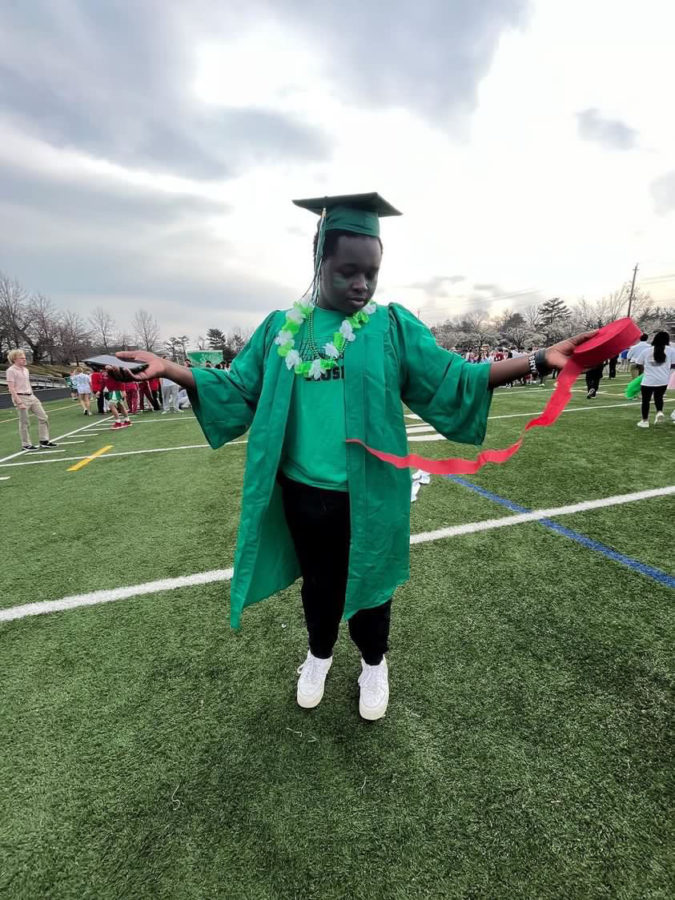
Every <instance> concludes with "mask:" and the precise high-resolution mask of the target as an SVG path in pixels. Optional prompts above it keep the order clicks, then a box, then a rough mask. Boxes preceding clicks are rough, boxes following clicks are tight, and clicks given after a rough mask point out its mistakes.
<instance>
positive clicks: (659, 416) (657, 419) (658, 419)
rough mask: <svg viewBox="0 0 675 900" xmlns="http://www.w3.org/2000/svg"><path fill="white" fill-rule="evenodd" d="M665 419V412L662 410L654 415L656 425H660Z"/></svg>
mask: <svg viewBox="0 0 675 900" xmlns="http://www.w3.org/2000/svg"><path fill="white" fill-rule="evenodd" d="M664 419H665V416H664V415H663V413H662V412H657V414H656V415H655V416H654V424H655V425H660V424H661V422H663V420H664Z"/></svg>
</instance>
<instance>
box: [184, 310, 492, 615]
mask: <svg viewBox="0 0 675 900" xmlns="http://www.w3.org/2000/svg"><path fill="white" fill-rule="evenodd" d="M285 317H286V313H285V312H284V311H276V312H273V313H270V315H269V316H267V318H266V319H265V320H264V322H262V324H261V325H260V326H259V327H258V328H257V329H256V331H255V333H254V334H253V336H252V337H251V339H250V341H249V342H248V343H247V344H246V346H245V347H244V348H243V350H242V351H241V352H240V353H239V354H238V356H237V357H236V358H235V360H234V362H233V363H232V367H231V368H230V370H229V372H225V371H221V370H220V369H193V370H192V373H193V375H194V378H195V389H194V390H193V391H191V392H190V395H191V401H192V406H193V409H194V412H195V415H196V416H197V419H198V420H199V424H200V425H201V427H202V430H203V432H204V435H205V437H206V439H207V441H208V442H209V444H210V445H211V447H213V448H214V449H216V448H218V447H221V446H222V445H223V444H225V443H227V441H231V440H233V439H234V438H237V437H240V436H241V435H242V434H243V433H244V432H245V431H246V430H247V429H250V431H249V436H248V446H247V454H246V471H245V474H244V489H243V498H242V511H241V521H240V523H239V534H238V538H237V550H236V554H235V560H234V577H233V579H232V584H231V590H230V621H231V624H232V626H233V627H235V628H236V627H238V625H239V623H240V619H241V613H242V610H243V608H244V607H245V606H248V605H249V604H251V603H255V602H256V601H258V600H263V599H265V597H269V596H270V595H271V594H274V593H276V592H277V591H280V590H282V589H283V588H285V587H288V585H290V584H292V583H293V582H294V581H295V580H296V579H297V578H298V577H299V576H300V567H299V565H298V560H297V557H296V554H295V550H294V547H293V542H292V540H291V536H290V533H289V530H288V526H287V525H286V519H285V517H284V512H283V508H282V502H281V491H280V488H279V485H278V484H277V481H276V475H277V470H278V468H279V463H280V459H281V452H282V447H283V443H284V435H285V431H286V422H287V419H288V411H289V406H290V400H291V388H292V385H293V379H294V378H297V377H298V376H297V375H295V373H294V372H292V371H289V370H288V369H287V367H286V365H285V362H284V360H283V359H282V358H281V357H280V356H279V354H278V353H277V346H276V344H275V343H274V339H275V337H276V335H277V334H278V332H279V329H280V328H281V326H282V325H283V323H284V320H285ZM489 369H490V367H489V366H487V365H475V364H470V363H466V362H465V361H464V360H463V359H461V357H459V356H457V355H456V354H454V353H450V352H449V351H448V350H444V349H443V348H442V347H439V346H438V344H437V343H436V341H435V339H434V337H433V335H432V334H431V332H430V331H429V330H428V328H427V327H426V326H425V325H423V324H422V323H421V322H420V321H419V320H418V319H417V318H415V316H413V315H412V313H410V312H409V311H408V310H407V309H405V307H403V306H399V305H398V304H395V303H392V304H390V305H389V306H378V309H377V311H376V313H375V314H374V315H373V316H371V318H370V321H369V322H368V323H367V325H365V326H364V327H363V328H361V329H360V330H359V331H357V332H356V340H354V341H353V342H350V343H349V344H348V345H347V346H346V349H345V354H344V374H345V409H344V415H345V425H346V433H347V437H350V438H360V439H361V440H362V441H364V443H366V444H368V445H369V446H370V447H373V448H375V449H377V450H386V451H388V452H390V453H395V454H399V455H405V454H406V453H407V452H408V449H407V448H408V443H407V438H406V430H405V419H404V416H403V408H402V404H401V401H403V403H405V404H406V405H407V406H408V407H409V408H410V409H412V410H413V411H414V412H415V413H417V415H419V416H420V417H421V418H422V419H424V421H425V422H428V423H429V424H430V425H433V426H434V428H436V429H437V431H439V432H440V433H441V434H443V435H444V436H445V437H446V438H448V439H449V440H452V441H461V442H462V443H467V444H480V443H482V441H483V440H484V437H485V430H486V427H487V416H488V411H489V408H490V401H491V399H492V391H491V390H489V389H488V378H489ZM347 478H348V483H349V497H350V509H351V545H350V553H349V577H348V581H347V595H346V600H345V611H344V617H345V619H348V618H349V617H350V616H351V615H353V614H354V613H355V612H357V611H358V610H360V609H367V608H370V607H373V606H378V605H379V604H381V603H385V602H386V601H387V600H388V599H389V598H390V597H391V595H392V594H393V592H394V590H395V589H396V587H397V586H398V585H399V584H402V583H403V582H404V581H406V580H407V579H408V577H409V574H410V566H409V556H410V482H411V477H410V471H409V470H408V469H396V468H394V467H393V466H390V465H388V464H387V463H384V462H381V461H380V460H378V459H376V458H375V457H374V456H372V455H371V454H369V453H367V452H366V451H365V450H364V449H363V447H360V446H358V445H357V444H349V445H348V447H347Z"/></svg>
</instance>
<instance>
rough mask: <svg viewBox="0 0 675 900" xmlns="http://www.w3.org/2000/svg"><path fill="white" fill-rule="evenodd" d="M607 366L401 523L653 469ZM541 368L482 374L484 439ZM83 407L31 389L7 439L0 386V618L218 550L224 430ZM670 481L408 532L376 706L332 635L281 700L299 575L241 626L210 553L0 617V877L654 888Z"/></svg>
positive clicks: (296, 888) (664, 782)
mask: <svg viewBox="0 0 675 900" xmlns="http://www.w3.org/2000/svg"><path fill="white" fill-rule="evenodd" d="M627 380H628V379H627V376H620V377H619V378H618V379H617V380H616V381H613V382H610V381H608V380H607V379H605V380H603V382H602V384H601V390H602V393H601V394H600V395H599V396H598V398H597V399H596V400H595V401H587V400H586V398H585V391H581V390H580V391H579V392H577V393H575V395H574V400H573V401H572V404H571V407H570V411H569V412H565V413H564V414H563V415H562V417H561V419H560V421H559V422H558V423H557V425H556V426H555V427H554V428H551V429H543V430H539V429H536V430H535V431H534V432H530V433H529V434H528V436H527V437H526V440H525V444H524V446H523V449H522V450H521V451H520V453H519V454H517V455H516V456H515V457H514V459H513V460H511V461H510V462H509V463H507V464H506V465H504V466H499V467H487V468H485V469H483V470H482V471H481V472H480V473H479V474H478V475H476V476H474V477H473V478H471V479H467V480H469V481H471V482H472V483H473V484H475V485H477V486H479V487H481V488H483V489H485V490H486V491H488V492H491V494H490V496H486V495H485V494H479V493H477V492H475V491H473V490H471V489H470V488H469V487H467V486H465V485H463V484H461V483H458V482H456V481H450V480H445V479H441V478H433V479H432V482H431V484H430V485H428V486H425V487H423V488H422V489H421V492H420V494H419V498H418V500H417V502H416V503H415V504H414V505H413V507H412V523H411V526H412V532H413V534H421V533H425V532H428V531H432V530H436V529H441V528H444V527H446V526H461V525H467V524H468V523H479V522H484V521H485V520H489V519H502V518H505V517H512V516H514V515H515V514H516V513H515V512H514V511H513V510H511V509H509V508H506V507H504V506H503V505H500V504H499V503H498V502H497V501H496V500H495V499H494V498H492V495H498V497H500V498H505V499H507V500H509V501H511V502H512V503H516V504H519V505H520V506H522V507H526V508H527V509H533V510H538V509H549V508H558V507H564V506H569V505H573V504H578V503H582V502H584V501H592V500H603V499H606V498H611V497H616V496H617V495H624V494H633V493H638V492H641V491H646V490H650V489H654V490H660V489H664V488H667V487H670V486H671V485H673V484H674V483H675V477H674V475H675V471H674V466H673V460H674V459H675V454H674V452H673V451H674V448H675V425H674V424H673V423H672V422H671V420H670V418H669V414H670V411H671V410H672V409H673V408H675V403H673V400H674V399H675V396H674V395H673V394H672V392H671V394H670V396H669V398H668V399H669V402H668V403H667V405H666V414H667V416H668V418H667V421H666V423H664V424H663V425H661V426H659V427H658V428H654V427H650V428H649V429H648V430H641V429H638V428H636V427H635V425H636V422H637V419H638V418H639V404H638V403H637V402H633V403H630V404H628V403H627V401H625V399H624V398H623V396H622V390H623V387H624V385H625V383H626V381H627ZM580 387H581V386H580ZM549 393H550V387H547V388H545V389H542V388H539V387H528V388H516V389H513V390H504V389H502V390H499V391H498V392H497V393H496V395H495V398H494V402H493V405H492V410H491V417H492V418H491V420H490V426H489V431H488V439H487V441H486V446H490V447H503V446H506V445H507V444H508V443H510V442H511V441H513V440H515V438H516V437H517V436H518V434H519V433H520V429H521V428H522V426H523V425H524V423H525V422H526V421H527V419H528V414H534V413H536V412H537V411H539V410H540V409H541V408H542V407H543V405H544V401H545V399H546V398H547V397H548V395H549ZM78 410H79V407H77V406H76V404H75V403H72V402H70V401H68V400H62V401H57V402H54V403H53V404H51V408H49V412H50V423H51V432H52V436H53V437H54V438H57V437H59V436H61V435H66V434H68V433H71V434H70V436H68V437H63V438H62V440H60V441H59V444H60V446H59V452H55V453H52V454H50V455H47V454H46V453H40V454H37V453H36V454H31V455H26V454H23V455H19V456H15V457H13V458H8V457H11V456H12V454H15V453H16V452H17V450H18V444H19V442H18V437H17V431H16V421H15V419H14V417H13V413H12V411H9V410H8V411H4V412H0V478H2V479H3V480H2V481H0V496H1V497H2V499H3V511H4V518H5V528H4V532H3V541H2V547H3V553H2V578H1V582H2V591H1V594H0V613H3V612H4V613H5V618H7V616H8V611H9V610H11V609H12V608H15V607H18V606H20V605H23V604H31V603H36V602H39V601H54V600H59V599H61V598H64V597H70V596H73V595H86V594H89V593H91V592H95V591H101V590H104V589H109V590H115V589H118V588H122V587H126V586H132V585H139V584H143V583H146V582H153V581H156V580H159V579H173V578H178V577H181V576H186V575H192V574H194V573H200V572H209V571H212V570H219V569H226V568H227V567H230V566H231V565H232V562H233V555H234V543H235V536H236V529H237V522H238V517H239V503H240V496H239V495H240V489H241V481H242V474H243V466H244V460H245V453H246V446H245V443H243V442H242V443H238V444H232V445H230V446H227V447H225V448H223V449H222V450H220V451H218V452H215V453H214V452H213V451H211V450H209V449H208V448H205V447H203V446H195V445H202V444H204V439H203V437H202V435H201V432H200V429H199V427H198V425H197V423H196V420H195V419H194V418H193V416H192V414H191V413H189V412H188V413H185V414H183V415H181V416H178V415H167V416H160V415H158V414H151V415H148V414H146V415H144V416H138V417H136V420H135V425H134V426H133V427H132V428H129V429H125V430H123V431H119V432H113V431H110V430H108V428H107V426H109V424H110V422H106V423H101V422H100V419H99V418H96V417H93V418H92V419H91V420H90V419H86V418H84V417H83V416H81V415H80V414H79V411H78ZM573 410H578V411H577V412H575V411H573ZM652 419H653V416H652ZM407 421H408V422H409V424H410V426H411V427H415V426H416V425H420V424H421V423H419V422H415V420H413V419H408V420H407ZM109 444H111V445H112V448H111V449H110V450H109V451H108V452H106V453H105V454H104V455H103V456H101V457H99V458H97V459H94V460H93V461H91V462H90V463H88V464H87V465H86V466H84V467H83V468H80V469H79V470H78V471H69V467H72V466H73V465H75V464H76V462H77V461H78V458H80V457H85V456H87V455H91V454H93V453H95V452H96V451H97V450H100V449H101V448H103V447H105V446H107V445H109ZM160 448H161V449H162V451H164V450H166V452H138V451H150V450H159V449H160ZM179 448H185V449H179ZM411 448H412V449H413V450H414V451H415V452H418V453H421V454H425V455H427V456H434V457H443V456H449V455H451V454H461V455H465V456H473V455H475V453H476V452H477V451H476V448H471V447H459V446H455V445H449V444H448V443H447V442H443V441H438V442H415V443H411ZM114 454H118V455H114ZM673 497H674V495H673V494H672V493H671V494H669V495H668V494H665V493H664V494H662V495H660V496H654V497H650V498H646V499H637V498H636V499H634V500H633V501H631V502H625V503H624V502H622V503H617V504H615V505H611V504H609V503H607V504H603V505H601V506H599V507H598V508H592V509H587V510H583V509H582V510H578V511H576V512H573V513H570V514H564V515H560V516H557V517H555V518H554V522H555V523H557V524H558V525H562V526H565V528H567V529H571V530H572V531H573V532H574V533H575V534H576V535H580V536H582V537H585V538H590V539H591V540H592V541H595V542H597V544H595V545H593V546H588V545H586V544H583V543H579V541H578V540H575V539H573V537H572V536H570V535H568V534H563V533H560V532H559V531H555V530H553V529H552V528H550V527H548V525H547V524H545V523H543V524H542V523H538V522H528V523H524V524H515V525H510V526H509V527H494V528H490V529H489V530H483V531H469V533H465V534H455V535H454V536H450V537H446V538H441V539H437V540H427V541H423V542H421V543H417V544H415V545H414V546H412V548H411V561H412V578H411V580H410V582H409V583H408V584H406V585H405V586H403V587H402V588H401V589H400V590H399V591H398V592H397V595H396V598H395V601H394V612H393V619H392V635H391V651H390V655H389V665H390V679H391V701H390V706H389V710H388V713H387V716H386V717H385V718H384V719H383V720H381V721H380V722H377V723H365V722H363V721H361V720H360V718H359V715H358V704H357V683H356V679H357V676H358V673H359V671H360V666H359V661H358V656H357V653H356V650H355V649H354V647H353V646H352V645H351V644H350V643H349V641H348V639H347V636H346V633H343V634H342V636H341V639H340V642H339V644H338V646H337V648H336V655H335V662H334V665H333V668H332V670H331V673H330V675H329V679H328V682H327V687H326V695H325V697H324V700H323V702H322V704H321V706H320V707H318V708H317V709H316V710H313V711H306V710H302V709H300V708H298V707H297V705H296V704H295V682H296V677H297V676H296V674H295V670H296V667H297V666H298V665H299V663H300V662H301V661H302V659H303V658H304V655H305V652H306V643H305V633H304V628H303V621H302V615H301V608H300V601H299V591H298V586H297V585H296V586H294V587H292V588H290V589H289V590H287V591H285V592H283V593H282V594H280V595H279V596H277V597H275V598H273V599H270V600H267V601H265V602H264V603H261V604H258V605H256V606H254V607H251V608H250V609H248V610H247V611H246V612H245V614H244V619H243V626H242V628H241V630H240V631H238V632H233V631H231V630H230V629H229V627H228V624H227V599H228V582H227V580H220V581H211V582H209V583H205V584H202V585H196V586H189V587H182V588H172V587H171V585H170V584H169V586H168V588H167V589H165V590H153V591H152V592H148V590H145V591H141V593H140V594H139V595H137V596H134V597H130V598H127V599H119V600H116V601H115V602H106V603H96V604H93V605H88V606H77V607H75V608H71V609H67V610H63V611H57V612H54V611H51V612H48V613H45V614H42V615H23V616H22V617H19V618H15V619H13V620H11V621H0V679H1V684H2V708H1V710H0V721H1V722H2V725H1V727H0V747H1V749H2V753H1V755H0V784H1V785H2V787H1V789H0V896H3V897H9V898H47V897H48V898H78V900H79V898H97V900H102V898H125V900H126V898H181V900H182V898H216V897H218V898H220V897H225V898H236V900H238V898H251V900H253V898H255V900H258V898H261V900H262V898H322V900H323V898H364V900H366V898H368V900H373V898H397V900H399V898H400V900H409V898H422V897H424V898H445V897H449V898H454V897H457V898H512V897H527V898H596V897H607V898H617V897H618V898H666V897H668V898H669V897H672V896H673V892H674V890H675V864H674V854H673V850H674V840H673V839H674V834H673V825H672V821H673V820H672V810H673V798H674V791H673V765H672V762H673V761H672V750H673V736H674V735H673V727H672V724H673V723H672V700H673V691H672V689H673V672H674V666H673V615H672V608H673V607H672V604H673V598H674V596H675V595H674V594H673V590H672V585H673V580H672V578H673V576H675V559H674V554H673V551H672V547H673V519H674V515H673V514H674V511H675V502H674V500H673ZM598 545H602V547H600V546H598ZM603 547H604V548H610V550H613V551H616V553H618V554H622V555H623V556H624V557H628V558H630V560H629V561H632V563H633V564H631V565H629V564H627V563H626V561H623V562H622V561H618V560H617V559H616V558H612V557H610V556H608V555H607V553H606V552H602V548H603ZM640 565H641V566H642V569H640ZM645 567H646V568H645ZM649 567H651V568H649ZM659 573H661V574H660V576H659ZM668 577H670V581H669V580H668ZM659 578H660V580H659ZM99 599H100V598H99Z"/></svg>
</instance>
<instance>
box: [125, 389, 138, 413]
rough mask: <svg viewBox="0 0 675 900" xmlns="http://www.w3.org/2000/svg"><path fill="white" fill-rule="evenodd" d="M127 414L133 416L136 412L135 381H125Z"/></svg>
mask: <svg viewBox="0 0 675 900" xmlns="http://www.w3.org/2000/svg"><path fill="white" fill-rule="evenodd" d="M124 393H125V394H126V401H127V407H128V409H129V414H130V415H132V416H135V415H136V413H137V412H138V384H136V382H135V381H127V382H125V385H124Z"/></svg>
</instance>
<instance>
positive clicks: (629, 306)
mask: <svg viewBox="0 0 675 900" xmlns="http://www.w3.org/2000/svg"><path fill="white" fill-rule="evenodd" d="M637 270H638V264H637V263H635V268H634V269H633V283H632V284H631V286H630V297H629V298H628V316H629V317H630V309H631V306H632V305H633V297H634V295H635V278H636V276H637Z"/></svg>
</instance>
